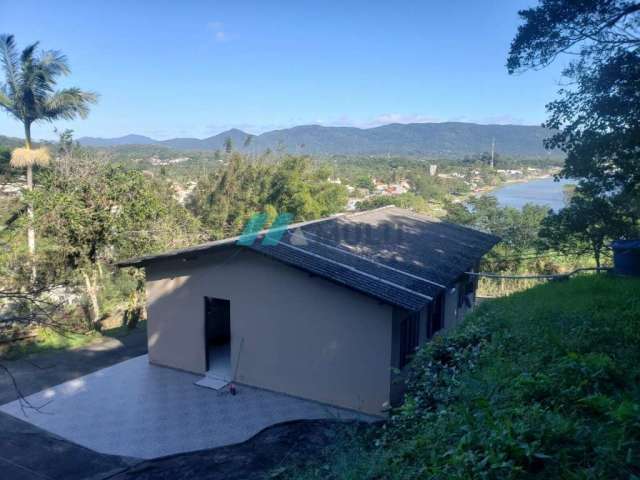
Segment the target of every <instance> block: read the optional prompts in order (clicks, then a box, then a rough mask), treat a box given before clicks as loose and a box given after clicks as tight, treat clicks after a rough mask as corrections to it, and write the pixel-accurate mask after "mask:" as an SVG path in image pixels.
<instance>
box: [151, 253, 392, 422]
mask: <svg viewBox="0 0 640 480" xmlns="http://www.w3.org/2000/svg"><path fill="white" fill-rule="evenodd" d="M205 296H210V297H216V298H223V299H228V300H230V302H231V363H232V371H235V370H236V369H237V375H236V378H235V380H236V381H237V382H239V383H245V384H248V385H254V386H257V387H263V388H267V389H270V390H274V391H278V392H284V393H288V394H291V395H295V396H299V397H302V398H308V399H312V400H316V401H320V402H325V403H329V404H333V405H338V406H341V407H346V408H352V409H356V410H360V411H364V412H367V413H371V414H380V413H381V409H382V406H383V404H384V403H385V402H388V401H389V396H390V384H391V364H392V359H391V348H392V347H391V343H392V324H393V321H392V310H393V309H392V307H391V306H389V305H386V304H383V303H381V302H379V301H377V300H375V299H372V298H370V297H368V296H365V295H363V294H360V293H358V292H355V291H353V290H350V289H348V288H345V287H343V286H339V285H336V284H334V283H331V282H329V281H327V280H324V279H322V278H319V277H315V276H311V275H309V274H307V273H306V272H303V271H301V270H298V269H295V268H293V267H289V266H287V265H284V264H282V263H280V262H277V261H275V260H272V259H269V258H266V257H264V256H262V255H260V254H257V253H255V252H252V251H249V250H246V249H244V250H240V251H238V250H227V251H223V252H219V253H217V254H216V255H209V256H207V257H200V258H198V259H196V260H191V261H183V260H175V259H173V260H165V261H162V262H158V263H155V264H153V265H151V266H149V267H147V299H148V316H149V321H148V335H149V358H150V361H151V362H153V363H156V364H159V365H166V366H170V367H174V368H179V369H182V370H187V371H191V372H196V373H204V371H205V364H206V363H205V362H206V360H205V341H204V329H205V325H204V323H205V322H204V297H205Z"/></svg>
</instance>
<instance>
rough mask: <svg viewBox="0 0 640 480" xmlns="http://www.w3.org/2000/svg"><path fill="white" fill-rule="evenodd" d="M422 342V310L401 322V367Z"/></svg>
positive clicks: (407, 361)
mask: <svg viewBox="0 0 640 480" xmlns="http://www.w3.org/2000/svg"><path fill="white" fill-rule="evenodd" d="M419 344H420V312H415V313H412V314H410V315H409V316H407V317H406V318H404V319H403V320H402V321H401V322H400V368H403V367H404V366H405V365H406V364H407V363H409V361H410V360H411V357H412V356H413V354H414V353H415V352H416V348H418V345H419Z"/></svg>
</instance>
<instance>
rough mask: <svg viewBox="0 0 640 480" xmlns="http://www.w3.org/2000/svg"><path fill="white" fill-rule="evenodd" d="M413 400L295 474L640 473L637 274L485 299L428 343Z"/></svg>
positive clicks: (419, 359)
mask: <svg viewBox="0 0 640 480" xmlns="http://www.w3.org/2000/svg"><path fill="white" fill-rule="evenodd" d="M409 382H410V391H409V395H408V396H407V400H406V402H405V404H404V406H403V407H402V408H401V409H400V410H399V411H397V412H396V413H395V414H394V416H393V417H392V418H391V419H390V421H389V422H388V423H387V424H386V425H385V426H384V427H383V428H382V429H381V431H380V432H378V433H376V434H373V438H371V437H370V436H369V437H363V436H362V435H355V434H354V435H347V436H346V437H345V440H344V441H342V442H341V443H340V444H339V445H337V446H336V448H335V450H332V451H330V452H327V456H326V457H324V458H323V459H319V460H318V461H317V462H315V463H313V464H311V465H307V466H306V468H303V469H302V470H300V469H296V471H295V472H290V473H291V478H297V479H305V478H318V479H319V478H323V479H326V478H336V479H337V478H339V479H356V478H358V479H360V478H363V479H365V478H366V479H383V478H384V479H400V478H402V479H405V478H406V479H409V478H411V479H413V478H425V479H467V478H483V479H512V478H513V479H515V478H518V479H520V478H540V479H542V478H545V479H546V478H562V479H591V478H593V479H596V478H624V479H637V478H640V280H638V279H624V278H615V277H610V276H605V275H600V276H586V277H580V278H575V279H573V280H570V281H566V282H555V283H549V284H546V285H541V286H538V287H535V288H532V289H531V290H528V291H525V292H521V293H518V294H514V295H512V296H510V297H507V298H502V299H498V300H494V301H490V302H486V303H484V304H482V305H481V306H480V307H479V308H478V309H477V310H476V311H475V312H474V313H473V314H471V315H470V316H469V317H468V318H467V319H466V321H465V322H464V324H463V325H462V326H461V327H459V328H457V329H456V330H455V331H452V332H450V333H449V334H448V335H445V336H442V337H440V338H438V339H436V340H434V341H433V342H431V343H430V344H429V345H427V346H426V347H425V348H424V349H423V350H422V351H420V352H419V353H418V354H417V356H416V358H415V359H414V362H413V372H412V375H411V378H410V381H409Z"/></svg>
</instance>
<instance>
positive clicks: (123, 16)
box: [0, 0, 560, 139]
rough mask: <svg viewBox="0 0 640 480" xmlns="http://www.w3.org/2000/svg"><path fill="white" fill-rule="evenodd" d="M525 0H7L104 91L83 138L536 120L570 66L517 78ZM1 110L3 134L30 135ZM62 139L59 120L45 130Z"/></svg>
mask: <svg viewBox="0 0 640 480" xmlns="http://www.w3.org/2000/svg"><path fill="white" fill-rule="evenodd" d="M532 3H533V2H532V1H524V0H493V1H491V0H487V1H475V0H467V1H463V0H448V1H445V0H440V1H436V0H432V1H424V0H423V1H401V0H398V1H393V2H390V1H385V2H382V1H380V2H377V1H363V2H361V1H349V0H341V1H322V2H319V1H306V0H298V1H287V0H279V1H275V0H274V1H239V0H237V1H211V0H210V1H181V2H178V1H162V0H157V1H142V0H140V1H136V2H124V1H113V0H110V1H94V0H85V1H64V0H56V1H55V2H45V1H40V2H37V1H30V0H21V1H20V2H15V1H10V0H0V32H3V33H13V34H15V36H16V40H17V41H18V44H19V46H20V47H23V46H25V45H26V44H27V43H30V42H33V41H36V40H40V41H41V44H42V46H43V47H45V48H54V49H59V50H62V51H63V52H64V53H65V54H66V55H67V56H68V58H69V61H70V63H71V67H72V74H71V76H70V77H68V78H66V79H64V80H63V81H62V82H61V85H63V86H70V85H76V86H79V87H82V88H85V89H89V90H93V91H96V92H98V93H99V94H100V102H99V104H98V105H97V106H95V107H94V108H93V111H92V113H91V115H90V116H89V118H88V119H87V120H82V121H74V122H58V123H56V125H55V126H57V127H58V128H73V129H74V130H75V132H76V136H84V135H91V136H102V137H112V136H119V135H125V134H128V133H139V134H143V135H149V136H152V137H154V138H158V139H165V138H170V137H175V136H195V137H206V136H210V135H213V134H216V133H219V132H221V131H223V130H225V129H227V128H231V127H237V128H241V129H244V130H246V131H249V132H251V133H260V132H262V131H265V130H271V129H274V128H283V127H288V126H292V125H298V124H309V123H319V124H324V125H353V126H359V127H370V126H375V125H380V124H384V123H390V122H393V121H398V122H405V123H406V122H411V121H447V120H459V121H474V122H480V123H519V124H539V123H540V122H542V121H543V120H544V118H545V113H544V105H545V103H547V102H548V101H550V100H552V99H553V98H554V96H555V92H556V90H557V88H558V82H559V80H560V74H559V67H558V66H554V67H553V68H550V69H547V70H544V71H539V72H528V73H526V74H524V75H517V76H509V75H508V74H507V71H506V68H505V66H504V65H505V61H506V55H507V52H508V48H509V43H510V41H511V39H512V38H513V35H514V34H515V31H516V28H517V26H518V23H519V20H518V17H517V11H518V10H519V9H520V8H524V7H527V6H529V5H531V4H532ZM21 133H22V130H21V127H20V126H19V125H18V124H17V122H15V121H13V120H12V119H10V118H9V117H8V116H6V115H5V114H4V113H0V134H5V135H14V136H19V135H21ZM34 136H35V137H36V138H52V137H53V125H51V124H41V125H38V126H36V127H35V128H34Z"/></svg>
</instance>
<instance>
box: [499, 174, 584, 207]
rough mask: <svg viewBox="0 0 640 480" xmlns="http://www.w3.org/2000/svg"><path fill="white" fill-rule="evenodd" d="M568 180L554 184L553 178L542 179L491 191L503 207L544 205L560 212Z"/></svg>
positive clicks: (512, 184)
mask: <svg viewBox="0 0 640 480" xmlns="http://www.w3.org/2000/svg"><path fill="white" fill-rule="evenodd" d="M570 183H571V182H570V181H568V180H560V181H559V182H556V181H554V180H553V178H542V179H539V180H531V181H529V182H522V183H510V184H508V185H505V186H503V187H500V188H497V189H496V190H494V191H492V192H491V193H490V195H493V196H494V197H496V198H497V199H498V202H499V203H500V205H501V206H503V207H514V208H522V207H523V206H524V205H525V204H527V203H535V204H537V205H545V206H548V207H549V208H553V209H554V210H556V211H557V210H560V209H561V208H563V207H564V206H565V204H564V192H563V187H564V185H567V184H570Z"/></svg>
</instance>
